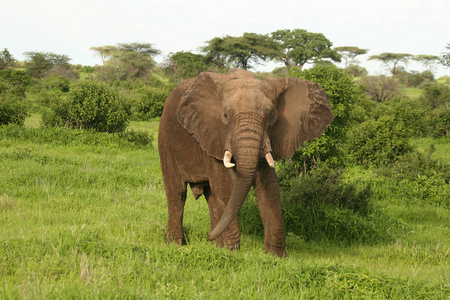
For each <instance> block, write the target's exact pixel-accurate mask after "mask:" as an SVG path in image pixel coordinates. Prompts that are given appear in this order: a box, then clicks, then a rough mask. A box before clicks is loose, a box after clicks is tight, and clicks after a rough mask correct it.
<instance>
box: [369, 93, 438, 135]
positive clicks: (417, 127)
mask: <svg viewBox="0 0 450 300" xmlns="http://www.w3.org/2000/svg"><path fill="white" fill-rule="evenodd" d="M372 116H373V117H374V118H375V119H379V118H381V117H382V116H389V117H391V118H393V119H394V120H395V121H396V122H398V123H402V124H403V127H404V133H405V134H406V135H407V136H408V137H413V136H423V135H426V134H428V133H429V130H430V129H429V127H430V122H433V121H432V120H430V119H431V115H430V114H429V110H427V109H426V108H425V107H424V106H423V105H422V104H421V103H420V102H418V101H416V100H409V99H401V98H396V99H394V100H392V101H389V102H387V103H386V104H385V105H380V106H379V107H378V109H377V110H376V111H375V112H373V115H372Z"/></svg>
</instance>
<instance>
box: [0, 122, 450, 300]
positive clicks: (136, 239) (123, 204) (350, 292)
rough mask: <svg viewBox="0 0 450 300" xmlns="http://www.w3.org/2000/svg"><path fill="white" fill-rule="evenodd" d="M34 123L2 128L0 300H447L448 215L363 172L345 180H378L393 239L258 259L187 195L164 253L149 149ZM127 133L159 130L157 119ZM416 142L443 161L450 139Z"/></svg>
mask: <svg viewBox="0 0 450 300" xmlns="http://www.w3.org/2000/svg"><path fill="white" fill-rule="evenodd" d="M38 124H39V116H37V115H32V116H31V118H29V119H27V121H26V126H27V127H28V128H22V129H17V127H4V128H0V227H1V230H0V298H1V299H17V298H23V299H30V298H38V299H67V298H76V299H78V298H82V299H84V298H86V299H97V298H101V299H108V298H126V299H128V298H144V299H147V298H162V299H165V298H167V299H199V298H200V299H228V298H240V299H274V298H277V299H448V297H450V266H449V263H448V261H449V257H448V256H449V252H450V250H449V249H450V248H449V244H448V241H449V240H450V228H449V225H448V224H450V217H449V210H448V209H447V208H444V207H440V206H436V205H432V204H427V203H406V202H404V201H403V200H402V201H400V200H399V199H398V197H399V195H398V194H396V193H393V192H390V189H389V186H386V183H387V180H386V179H382V178H380V177H377V175H376V174H375V173H373V172H372V171H370V170H363V169H359V168H355V169H351V170H349V171H348V173H347V176H348V178H349V180H353V181H361V182H363V181H370V182H372V183H374V182H375V183H376V182H378V183H379V184H378V185H376V184H374V189H375V196H374V203H375V205H376V206H377V207H379V209H378V211H379V212H380V216H388V217H389V218H390V219H392V220H396V222H398V224H400V225H401V226H402V228H403V230H401V231H398V230H397V229H395V230H394V231H393V235H394V239H393V240H392V241H384V242H375V243H358V242H355V243H350V244H346V243H339V242H336V241H327V240H319V239H317V240H314V239H312V240H308V241H305V239H304V238H303V237H302V236H299V235H296V234H294V233H292V232H290V233H289V234H288V237H287V249H288V253H289V257H288V258H286V259H279V258H276V257H273V256H270V255H266V254H264V246H263V242H262V238H261V234H256V233H253V232H251V231H248V230H245V229H244V230H243V237H242V245H241V250H240V251H236V252H229V251H228V250H226V249H219V248H216V247H214V246H211V245H210V243H209V242H208V240H207V235H208V231H209V226H210V225H209V214H208V209H207V205H206V203H205V201H204V199H203V198H201V199H199V200H194V199H193V198H192V196H191V195H189V196H188V202H187V205H186V212H185V220H184V221H185V228H186V232H187V239H188V245H187V246H184V247H179V246H167V245H166V244H165V238H164V235H165V230H166V222H167V212H166V210H167V208H166V204H165V195H164V188H163V183H162V179H161V170H160V166H159V158H158V153H157V148H156V141H153V146H152V147H134V146H133V145H132V144H129V143H124V142H120V141H118V140H117V139H113V138H111V139H106V138H104V137H103V136H102V135H100V137H89V138H88V137H86V136H85V135H86V133H80V134H79V135H80V137H77V136H76V134H71V133H64V132H62V131H58V130H54V131H52V130H51V129H48V130H47V131H46V130H43V129H40V128H38ZM130 128H131V129H133V130H145V131H148V132H150V133H152V134H153V135H155V136H156V133H157V129H158V121H157V120H155V121H152V122H132V123H131V124H130ZM49 137H51V139H50V138H49ZM415 143H416V144H417V146H418V147H419V148H421V149H424V151H427V150H426V149H427V147H429V144H430V143H435V146H436V151H435V153H434V154H433V155H436V156H439V157H443V158H445V157H447V158H448V156H446V154H445V153H448V151H447V152H446V149H447V147H448V145H447V144H443V145H442V147H443V148H442V149H441V144H440V143H438V142H437V141H435V140H430V139H417V140H415ZM447 155H448V154H447ZM253 201H254V200H253V199H249V201H247V202H246V203H245V204H244V205H245V207H244V208H243V209H244V210H245V214H246V216H249V219H251V221H248V222H247V223H249V222H258V221H257V220H258V212H257V209H256V205H255V203H254V202H253ZM375 217H376V216H375ZM254 220H255V221H254ZM381 220H384V219H381ZM245 223H246V222H243V225H245ZM389 224H390V223H387V225H386V226H390V225H389Z"/></svg>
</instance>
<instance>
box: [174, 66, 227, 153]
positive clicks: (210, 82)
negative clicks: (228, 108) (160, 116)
mask: <svg viewBox="0 0 450 300" xmlns="http://www.w3.org/2000/svg"><path fill="white" fill-rule="evenodd" d="M224 80H225V75H221V74H217V73H213V72H203V73H200V74H199V75H198V76H197V77H196V78H195V80H194V82H193V83H192V85H191V86H190V87H189V88H188V89H187V91H186V92H185V93H184V95H183V97H182V98H181V101H180V104H179V105H178V109H177V112H176V114H177V118H178V121H179V122H180V124H181V125H182V126H183V127H184V128H186V130H187V131H189V133H191V134H192V135H193V136H194V138H195V139H196V140H197V141H198V142H199V144H200V146H201V147H202V149H203V150H205V151H206V152H207V153H208V155H210V156H213V157H215V158H217V159H223V154H224V148H225V138H226V128H225V125H224V124H223V122H222V119H221V118H222V114H223V113H222V97H221V95H220V91H221V87H222V86H223V82H224Z"/></svg>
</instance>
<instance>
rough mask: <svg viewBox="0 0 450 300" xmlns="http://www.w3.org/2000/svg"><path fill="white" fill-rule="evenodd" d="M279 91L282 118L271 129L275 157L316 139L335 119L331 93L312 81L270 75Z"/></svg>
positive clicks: (288, 154) (279, 107)
mask: <svg viewBox="0 0 450 300" xmlns="http://www.w3.org/2000/svg"><path fill="white" fill-rule="evenodd" d="M266 80H267V81H268V82H269V83H270V84H272V85H273V86H274V87H275V90H276V91H277V95H278V98H277V110H278V120H277V122H276V123H275V124H274V125H273V126H272V128H271V131H270V141H271V145H272V155H273V157H274V159H275V160H279V159H284V158H287V157H290V156H292V155H293V154H294V152H295V151H296V150H297V149H299V148H300V145H301V143H302V142H305V141H308V140H311V139H314V138H316V137H318V136H320V135H321V134H322V132H323V131H324V130H325V129H326V128H327V127H328V125H329V124H330V123H331V121H333V119H334V115H333V113H332V111H331V107H330V103H329V101H328V96H327V94H326V93H325V91H324V90H323V89H322V88H321V87H320V86H319V85H318V84H315V83H313V82H311V81H308V80H304V79H299V78H267V79H266Z"/></svg>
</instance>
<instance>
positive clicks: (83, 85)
mask: <svg viewBox="0 0 450 300" xmlns="http://www.w3.org/2000/svg"><path fill="white" fill-rule="evenodd" d="M130 116H131V113H130V109H129V107H128V106H127V105H125V103H124V101H123V100H122V98H121V96H120V94H119V93H118V92H115V91H114V90H113V89H111V88H110V87H108V86H107V85H105V84H103V83H100V82H95V81H80V82H78V83H75V84H73V85H72V86H71V88H70V92H69V93H68V95H67V100H60V101H58V102H57V103H54V104H52V105H51V111H49V112H46V113H45V114H44V115H43V122H44V124H45V125H49V126H62V127H71V128H79V129H92V130H96V131H106V132H121V131H124V130H125V128H126V126H127V125H128V122H129V120H130Z"/></svg>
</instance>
